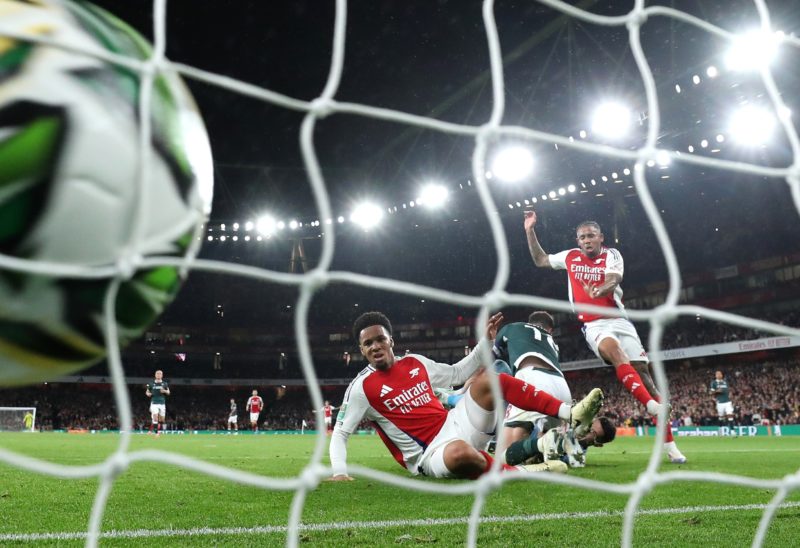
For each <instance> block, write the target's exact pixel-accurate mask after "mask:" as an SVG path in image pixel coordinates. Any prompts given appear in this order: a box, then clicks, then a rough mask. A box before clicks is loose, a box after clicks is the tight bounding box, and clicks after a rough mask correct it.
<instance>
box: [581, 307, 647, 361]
mask: <svg viewBox="0 0 800 548" xmlns="http://www.w3.org/2000/svg"><path fill="white" fill-rule="evenodd" d="M583 336H584V337H585V338H586V343H587V344H588V345H589V348H591V349H592V352H594V355H595V356H597V357H598V358H600V359H601V360H602V359H603V358H602V357H600V352H599V350H598V349H597V347H598V345H599V344H600V341H602V340H603V339H605V338H608V337H610V338H612V339H614V340H616V341H617V342H618V343H619V345H620V346H621V347H622V350H623V351H624V352H625V354H627V356H628V359H630V361H632V362H644V363H649V362H650V358H648V357H647V352H645V350H644V346H642V341H641V339H639V334H638V333H637V332H636V328H635V327H634V326H633V324H632V323H631V322H630V321H628V320H626V319H625V318H600V319H599V320H594V321H593V322H587V323H585V324H583Z"/></svg>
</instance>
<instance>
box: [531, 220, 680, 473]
mask: <svg viewBox="0 0 800 548" xmlns="http://www.w3.org/2000/svg"><path fill="white" fill-rule="evenodd" d="M523 225H524V227H525V234H526V235H527V238H528V250H529V251H530V253H531V258H532V259H533V262H534V263H535V264H536V266H538V267H542V268H551V269H553V270H566V271H567V279H568V285H567V288H568V290H569V300H570V302H572V303H573V305H574V304H575V303H579V304H592V305H596V306H603V307H606V308H611V309H617V310H621V311H622V310H624V309H625V307H624V306H623V304H622V288H621V287H620V283H622V275H623V271H624V265H623V261H622V255H621V254H620V252H619V251H618V250H616V249H614V248H610V247H605V246H604V245H603V242H604V236H603V233H602V231H601V230H600V225H598V224H597V223H596V222H594V221H586V222H583V223H581V224H580V225H578V227H577V229H576V241H577V243H578V247H577V248H573V249H567V250H565V251H562V252H560V253H556V254H555V255H548V254H547V253H545V251H544V250H543V249H542V246H541V245H540V244H539V240H538V238H537V236H536V231H535V230H534V227H535V226H536V213H535V212H533V211H526V212H525V221H524V223H523ZM578 320H580V321H581V322H583V334H584V337H585V339H586V343H587V344H588V345H589V348H591V349H592V351H593V352H594V353H595V355H596V356H597V357H598V358H600V359H602V360H603V361H604V362H605V363H607V364H609V365H613V366H614V369H615V370H616V373H617V378H618V379H619V381H620V382H621V383H622V384H623V386H625V389H626V390H627V391H628V392H630V393H631V394H632V395H633V397H635V398H636V399H637V400H639V402H640V403H641V404H642V405H644V406H645V408H646V409H647V412H648V413H649V414H650V415H652V416H653V417H655V416H656V415H658V411H659V409H660V408H661V404H659V403H658V400H659V399H660V398H659V394H658V390H657V389H656V385H655V382H653V378H652V375H651V371H650V369H649V363H650V360H649V358H648V357H647V352H645V350H644V347H643V346H642V341H641V340H640V339H639V335H638V334H637V333H636V328H635V327H634V326H633V324H632V323H631V322H630V321H628V319H627V318H624V317H621V318H617V317H607V316H604V315H602V314H594V313H588V312H580V313H578ZM665 440H666V441H665V443H664V449H665V450H666V452H667V455H668V456H669V460H670V461H671V462H674V463H684V462H686V457H685V456H684V455H683V453H681V452H680V450H679V449H678V447H677V445H675V440H674V439H673V437H672V429H671V428H670V426H669V413H667V425H666V437H665Z"/></svg>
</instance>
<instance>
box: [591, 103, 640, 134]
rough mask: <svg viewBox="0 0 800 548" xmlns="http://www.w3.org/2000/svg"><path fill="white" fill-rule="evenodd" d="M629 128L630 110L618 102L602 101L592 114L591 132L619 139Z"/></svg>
mask: <svg viewBox="0 0 800 548" xmlns="http://www.w3.org/2000/svg"><path fill="white" fill-rule="evenodd" d="M630 128H631V111H630V110H629V109H628V108H627V107H625V106H624V105H622V104H620V103H614V102H607V103H602V104H601V105H600V106H598V107H597V108H596V109H595V110H594V113H593V114H592V132H593V133H596V134H598V135H601V136H603V137H607V138H609V139H619V138H621V137H624V136H625V135H626V134H627V133H628V131H630Z"/></svg>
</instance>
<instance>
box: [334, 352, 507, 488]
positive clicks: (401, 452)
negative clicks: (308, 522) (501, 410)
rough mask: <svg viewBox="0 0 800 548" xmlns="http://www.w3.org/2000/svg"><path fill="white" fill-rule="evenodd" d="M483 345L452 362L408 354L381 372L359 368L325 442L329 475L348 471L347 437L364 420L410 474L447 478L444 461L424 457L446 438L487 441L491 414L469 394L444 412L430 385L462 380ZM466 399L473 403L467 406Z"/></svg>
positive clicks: (474, 367) (445, 385)
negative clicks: (328, 442) (433, 465)
mask: <svg viewBox="0 0 800 548" xmlns="http://www.w3.org/2000/svg"><path fill="white" fill-rule="evenodd" d="M486 344H487V342H486V341H482V342H481V343H479V344H478V346H476V347H475V349H474V350H473V351H472V352H471V353H470V354H469V355H468V356H466V357H465V358H463V359H462V360H461V361H459V362H458V363H456V364H454V365H449V364H444V363H437V362H434V361H433V360H431V359H429V358H426V357H425V356H420V355H418V354H408V355H406V356H403V357H402V358H399V359H397V361H395V362H394V364H392V366H391V367H390V368H389V369H388V370H385V371H382V370H378V369H375V368H374V367H372V366H371V365H370V366H367V367H366V368H364V369H363V370H362V371H361V372H360V373H359V374H358V376H357V377H356V378H355V379H353V381H352V382H351V383H350V386H349V387H348V388H347V392H345V396H344V401H343V402H342V405H341V406H340V407H339V415H338V417H337V420H336V427H335V428H334V433H333V436H332V438H331V445H330V457H331V466H332V468H333V473H334V475H340V474H346V473H347V462H346V460H347V447H346V442H347V438H348V437H349V436H350V434H352V433H353V432H355V430H356V429H357V428H358V425H359V423H360V422H361V421H362V420H364V419H367V420H370V421H372V422H373V423H374V426H375V429H376V431H377V432H378V435H379V436H380V437H381V439H382V440H383V442H384V444H386V447H387V448H388V449H389V451H390V452H391V454H392V456H393V457H394V458H395V460H396V461H397V462H398V463H400V465H401V466H403V467H404V468H406V469H408V470H409V471H410V472H411V473H412V474H418V473H420V472H423V473H425V474H428V475H435V476H437V477H446V476H447V471H446V469H444V470H442V468H443V463H441V465H440V466H439V467H438V468H434V469H431V468H430V467H428V466H426V461H427V460H429V459H430V458H431V456H432V455H433V454H434V453H436V450H437V449H439V448H441V447H443V446H444V445H446V444H447V443H449V442H450V441H453V440H455V439H463V440H465V441H467V442H468V443H470V444H471V445H473V447H479V446H481V444H485V443H487V442H488V441H489V438H490V437H491V435H490V434H488V433H487V432H492V430H493V429H494V424H495V422H494V412H492V411H485V410H483V409H481V408H480V407H479V406H478V405H477V404H476V403H475V402H474V401H473V400H472V397H471V396H469V392H467V395H466V396H465V397H464V398H463V400H469V402H464V405H457V406H456V408H454V409H452V410H451V411H449V412H448V411H447V410H445V408H444V407H442V404H441V403H440V402H439V400H438V399H437V398H436V396H435V395H434V393H433V389H434V388H450V387H452V386H457V385H461V384H464V382H466V380H467V379H468V378H469V377H470V376H471V375H472V374H473V373H474V372H475V371H476V370H477V369H478V367H479V366H480V352H481V348H482V347H483V346H486ZM463 400H462V401H463ZM470 402H471V405H472V407H468V405H467V403H470ZM461 403H462V402H459V404H461ZM475 408H477V412H476V410H475ZM459 409H460V410H459ZM468 414H469V416H467V415H468ZM481 448H482V447H481ZM438 453H442V452H441V451H439V452H438Z"/></svg>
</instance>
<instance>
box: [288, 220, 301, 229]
mask: <svg viewBox="0 0 800 548" xmlns="http://www.w3.org/2000/svg"><path fill="white" fill-rule="evenodd" d="M298 226H299V225H298V224H297V221H295V220H294V219H292V220H291V221H289V228H290V229H291V230H297V227H298Z"/></svg>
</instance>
